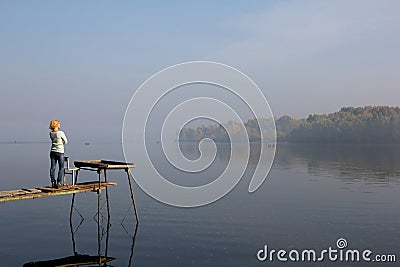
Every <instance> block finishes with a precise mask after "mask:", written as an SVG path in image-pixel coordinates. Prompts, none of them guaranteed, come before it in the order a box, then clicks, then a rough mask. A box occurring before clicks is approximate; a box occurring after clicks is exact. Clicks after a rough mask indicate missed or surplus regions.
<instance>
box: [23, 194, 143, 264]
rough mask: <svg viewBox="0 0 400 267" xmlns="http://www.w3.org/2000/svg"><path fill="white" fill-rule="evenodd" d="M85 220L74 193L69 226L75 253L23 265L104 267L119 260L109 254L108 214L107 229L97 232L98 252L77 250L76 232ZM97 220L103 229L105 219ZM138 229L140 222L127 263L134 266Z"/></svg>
mask: <svg viewBox="0 0 400 267" xmlns="http://www.w3.org/2000/svg"><path fill="white" fill-rule="evenodd" d="M74 211H75V212H76V213H77V214H78V215H79V216H80V222H79V223H78V225H77V226H75V227H74V225H73V213H74ZM100 212H101V211H100ZM107 214H110V210H109V206H107ZM96 215H97V214H96ZM95 217H96V216H95ZM101 218H105V217H104V216H101ZM83 221H84V218H83V216H82V215H81V213H80V212H79V211H78V209H77V208H76V207H75V194H74V195H73V197H72V201H71V208H70V214H69V226H70V232H71V242H72V250H73V255H71V256H66V257H63V258H57V259H51V260H43V261H35V262H29V263H25V264H24V265H23V266H24V267H57V266H59V267H62V266H64V267H65V266H93V265H98V266H104V267H107V266H110V265H108V263H110V262H114V261H116V260H117V259H116V258H114V257H110V256H108V245H109V236H110V228H111V223H110V217H109V216H108V217H107V219H106V224H107V226H106V230H105V231H98V233H97V246H98V254H97V255H86V254H79V253H78V252H77V249H76V242H75V234H76V233H77V231H78V230H79V228H80V226H81V225H82V223H83ZM95 221H96V223H97V227H98V229H101V228H102V223H103V220H95ZM122 227H124V226H123V225H122ZM124 229H125V228H124ZM137 230H138V224H136V226H135V231H134V234H133V236H131V238H132V245H131V248H130V249H131V251H130V256H129V261H128V265H127V266H128V267H130V266H132V260H133V254H134V248H135V242H136V234H137ZM125 231H126V229H125ZM104 235H105V237H106V238H105V249H104V255H103V254H102V253H101V243H102V239H103V237H104Z"/></svg>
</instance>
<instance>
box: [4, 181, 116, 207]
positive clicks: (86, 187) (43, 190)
mask: <svg viewBox="0 0 400 267" xmlns="http://www.w3.org/2000/svg"><path fill="white" fill-rule="evenodd" d="M115 185H117V183H114V182H107V183H106V182H102V183H101V187H100V190H104V189H106V187H108V186H115ZM33 190H35V192H29V191H24V190H11V192H12V193H9V192H10V191H3V192H0V194H1V196H2V197H0V202H5V201H11V200H22V199H34V198H41V197H47V196H58V195H66V194H74V193H81V192H91V191H97V190H99V183H98V182H97V181H95V182H86V183H79V184H76V185H66V186H64V187H63V188H59V189H56V188H51V187H37V188H35V189H32V191H33Z"/></svg>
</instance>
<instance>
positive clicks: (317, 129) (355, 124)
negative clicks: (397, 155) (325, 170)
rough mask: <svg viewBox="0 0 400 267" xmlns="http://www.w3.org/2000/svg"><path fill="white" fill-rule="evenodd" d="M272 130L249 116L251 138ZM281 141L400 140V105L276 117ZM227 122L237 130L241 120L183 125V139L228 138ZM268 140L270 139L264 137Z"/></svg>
mask: <svg viewBox="0 0 400 267" xmlns="http://www.w3.org/2000/svg"><path fill="white" fill-rule="evenodd" d="M258 124H260V125H261V129H265V130H266V131H269V130H271V129H272V128H271V125H272V124H271V121H270V120H265V119H264V120H258V121H257V120H256V119H252V120H248V121H247V122H246V123H245V128H246V131H247V134H248V136H249V140H250V141H251V142H260V141H261V135H260V128H259V127H258ZM275 125H276V132H277V138H278V142H306V143H311V142H312V143H400V107H388V106H366V107H357V108H354V107H343V108H341V109H340V110H339V111H338V112H334V113H330V114H322V115H317V114H313V115H309V116H308V117H307V118H304V119H294V118H291V117H289V116H282V117H280V118H279V119H278V120H276V121H275ZM224 126H225V127H226V128H227V129H229V131H230V132H233V133H235V132H237V131H238V129H239V128H240V127H239V125H238V123H236V122H232V121H230V122H229V123H228V124H226V125H220V124H212V125H203V126H201V127H197V128H195V129H193V128H183V129H182V131H181V133H180V139H179V140H180V141H189V142H197V141H200V140H201V139H203V138H211V139H213V140H215V141H216V142H229V137H228V134H227V132H226V130H225V129H224ZM263 141H264V142H265V141H269V140H263Z"/></svg>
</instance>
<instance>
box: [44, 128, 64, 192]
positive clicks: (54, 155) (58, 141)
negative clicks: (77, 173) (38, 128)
mask: <svg viewBox="0 0 400 267" xmlns="http://www.w3.org/2000/svg"><path fill="white" fill-rule="evenodd" d="M49 129H50V130H51V132H50V139H51V150H50V164H51V166H50V179H51V186H52V187H54V188H58V187H59V186H61V185H62V183H63V177H64V144H66V143H67V142H68V141H67V137H66V136H65V134H64V132H63V131H60V130H59V129H60V121H59V120H52V121H51V122H50V126H49ZM57 162H58V177H57V181H56V180H55V176H54V174H55V171H56V165H57Z"/></svg>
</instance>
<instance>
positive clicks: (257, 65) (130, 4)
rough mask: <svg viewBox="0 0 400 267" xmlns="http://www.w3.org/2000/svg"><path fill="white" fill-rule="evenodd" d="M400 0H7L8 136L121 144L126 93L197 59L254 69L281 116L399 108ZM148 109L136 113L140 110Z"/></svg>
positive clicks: (2, 102) (0, 74)
mask: <svg viewBox="0 0 400 267" xmlns="http://www.w3.org/2000/svg"><path fill="white" fill-rule="evenodd" d="M399 10H400V2H399V1H385V0H383V1H382V0H377V1H347V0H346V1H197V2H196V3H191V2H189V1H158V2H157V1H143V3H136V2H134V1H126V2H124V1H11V0H10V1H1V2H0V46H1V49H0V88H1V96H0V121H1V126H0V127H1V128H0V141H10V140H44V141H47V140H48V135H47V132H48V130H47V127H48V122H49V121H50V120H51V119H53V118H58V119H60V120H61V122H62V128H64V130H65V131H66V132H67V133H68V135H69V136H70V139H71V140H72V141H77V142H80V141H82V140H90V141H110V142H119V141H120V137H121V127H122V120H123V115H124V112H125V108H126V106H127V104H128V102H129V99H130V97H131V96H132V94H133V93H134V91H135V90H136V88H138V87H139V86H140V84H141V83H142V82H143V81H145V80H146V79H147V78H148V77H149V76H151V75H152V74H154V73H155V72H158V71H160V70H161V69H163V68H165V67H168V66H170V65H173V64H176V63H181V62H185V61H192V60H211V61H217V62H221V63H226V64H229V65H232V66H233V67H236V68H238V69H239V70H241V71H242V72H244V73H246V74H247V75H248V76H250V77H251V78H252V79H253V80H254V81H255V82H256V83H257V84H258V85H259V86H260V88H261V89H262V90H263V92H264V93H265V95H266V97H267V99H268V101H269V103H270V106H271V108H272V111H273V113H274V115H275V116H281V115H284V114H288V115H290V116H293V117H305V116H307V115H308V114H310V113H329V112H334V111H337V110H338V109H339V108H340V107H342V106H350V105H351V106H364V105H391V106H399V105H400V90H399V89H400V88H399V84H400V83H399V82H400V75H399V73H400V52H399V47H400V19H399V16H398V11H399ZM138 116H140V114H138Z"/></svg>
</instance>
